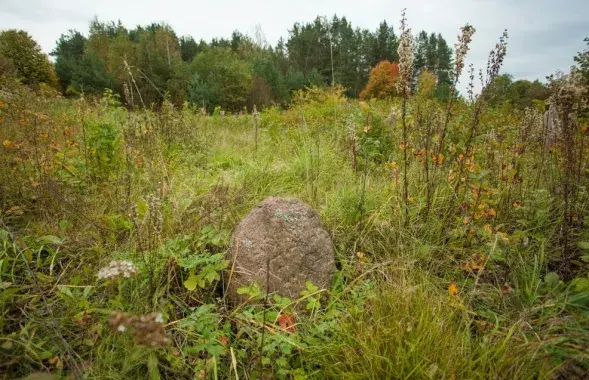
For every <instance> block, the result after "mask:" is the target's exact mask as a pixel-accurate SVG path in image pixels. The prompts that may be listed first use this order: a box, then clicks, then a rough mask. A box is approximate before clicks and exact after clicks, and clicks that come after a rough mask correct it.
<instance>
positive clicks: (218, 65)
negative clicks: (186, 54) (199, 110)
mask: <svg viewBox="0 0 589 380" xmlns="http://www.w3.org/2000/svg"><path fill="white" fill-rule="evenodd" d="M192 65H193V67H194V72H195V74H194V75H193V77H192V79H191V81H190V85H189V89H188V99H189V100H190V101H191V102H192V103H194V104H197V105H202V106H203V107H205V108H207V109H209V110H212V109H214V107H215V106H222V107H223V108H226V109H229V110H239V109H240V108H241V106H242V104H243V103H244V102H245V100H246V98H247V96H248V93H249V89H250V86H251V81H252V77H251V73H250V69H249V66H248V64H247V63H245V62H243V61H241V60H240V59H239V58H238V56H237V55H236V54H235V53H234V52H232V51H231V50H229V49H227V48H220V47H219V48H217V47H214V48H210V49H207V50H206V51H204V52H202V53H199V54H198V55H197V56H196V58H195V59H194V62H193V64H192Z"/></svg>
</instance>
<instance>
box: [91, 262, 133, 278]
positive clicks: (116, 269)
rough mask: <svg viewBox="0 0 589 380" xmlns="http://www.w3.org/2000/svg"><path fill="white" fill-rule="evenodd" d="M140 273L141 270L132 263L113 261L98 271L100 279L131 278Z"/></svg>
mask: <svg viewBox="0 0 589 380" xmlns="http://www.w3.org/2000/svg"><path fill="white" fill-rule="evenodd" d="M137 273H139V269H138V268H137V267H136V266H135V264H133V263H132V262H130V261H122V260H121V261H117V260H113V261H111V262H110V263H109V264H108V266H106V267H104V268H101V269H100V270H99V271H98V279H99V280H101V279H104V278H117V277H120V276H123V277H131V276H133V275H135V274H137Z"/></svg>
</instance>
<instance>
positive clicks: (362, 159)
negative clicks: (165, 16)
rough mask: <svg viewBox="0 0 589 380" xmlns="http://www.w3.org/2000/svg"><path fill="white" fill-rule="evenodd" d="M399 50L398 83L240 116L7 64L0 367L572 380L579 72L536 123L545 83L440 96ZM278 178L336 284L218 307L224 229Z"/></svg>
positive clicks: (583, 132) (584, 276)
mask: <svg viewBox="0 0 589 380" xmlns="http://www.w3.org/2000/svg"><path fill="white" fill-rule="evenodd" d="M463 33H466V36H467V37H468V30H466V31H463ZM463 36H464V34H463ZM503 43H504V41H503V40H501V41H500V42H499V44H498V45H497V47H496V49H495V50H494V53H493V54H491V57H490V65H489V68H488V70H487V72H486V74H485V75H483V74H481V81H482V83H481V85H482V86H483V88H485V87H486V86H488V85H489V84H490V83H491V82H492V80H493V78H494V77H495V76H497V74H498V71H499V68H500V66H501V61H502V59H503V58H502V57H503V56H504V54H505V52H504V45H502V44H503ZM399 51H400V62H399V71H400V78H401V79H400V81H401V83H400V86H399V84H397V86H399V92H398V93H399V96H397V97H394V98H391V99H389V100H367V101H365V102H359V101H357V100H353V99H349V98H346V97H345V96H344V94H343V93H344V90H343V89H342V88H340V87H338V86H337V85H334V86H332V87H328V88H318V87H311V88H307V89H305V90H302V91H299V92H297V93H296V94H295V95H294V96H293V100H292V102H291V104H289V106H288V107H282V108H279V107H267V108H264V109H263V110H262V111H260V112H258V111H255V112H253V113H252V112H250V113H241V114H230V113H228V112H227V113H225V112H223V111H222V110H221V109H220V108H219V107H218V108H217V109H215V111H214V112H213V113H212V114H209V113H207V112H206V111H203V110H201V109H200V108H198V107H195V106H193V105H190V104H188V103H186V104H185V105H184V106H174V105H173V103H172V102H170V101H169V100H168V99H166V100H164V101H163V102H162V103H161V104H160V105H159V106H158V107H157V111H156V110H153V111H151V110H146V109H140V108H137V107H136V108H135V109H131V107H129V102H128V100H127V99H126V98H125V97H121V96H119V95H118V94H115V93H113V92H112V91H108V90H107V91H105V92H104V94H103V96H101V97H96V98H95V97H84V96H82V97H80V98H77V99H73V100H72V99H64V98H62V97H59V96H56V95H55V93H53V92H51V91H39V90H38V91H33V90H32V89H30V88H29V87H26V86H24V85H22V84H20V83H18V82H17V81H15V80H8V79H6V80H3V82H2V91H1V92H0V128H1V129H0V133H1V139H0V140H2V142H3V143H2V146H0V184H1V185H0V195H1V197H0V202H1V204H0V207H1V214H0V223H1V224H0V276H1V278H0V286H1V287H2V291H1V292H0V312H1V318H0V327H1V334H0V373H1V374H2V375H1V376H2V378H6V379H9V378H10V379H11V378H21V377H24V378H27V376H30V377H29V378H31V379H32V378H37V379H39V378H43V379H45V378H61V377H65V378H88V379H94V378H100V379H121V378H125V379H135V378H137V379H144V378H150V379H160V378H167V379H172V378H173V379H219V378H221V379H233V378H235V379H255V378H265V379H266V378H267V379H270V378H277V379H305V378H309V379H314V378H333V379H339V378H344V379H359V378H374V379H383V378H431V379H441V378H444V379H478V378H481V379H482V378H509V379H515V378H517V379H528V378H529V379H538V378H542V379H543V378H551V379H560V378H562V379H564V378H584V377H585V376H586V375H587V373H588V371H589V365H588V363H589V310H588V307H589V278H588V274H589V267H588V264H587V261H589V251H588V249H589V214H588V207H589V199H588V192H587V184H588V182H589V181H588V176H587V173H588V169H589V167H588V166H587V163H588V162H589V161H588V160H587V159H586V157H587V155H588V154H589V152H588V149H587V139H588V136H587V135H588V132H587V126H588V124H587V119H586V115H585V114H584V113H583V108H582V107H583V99H585V98H583V96H584V95H583V94H584V93H583V91H586V90H587V89H586V88H584V87H582V85H581V84H580V83H581V82H576V81H575V80H576V79H575V78H576V77H575V75H573V74H570V75H566V76H560V77H555V78H553V79H552V82H551V86H550V88H551V91H552V96H551V109H552V110H553V111H552V112H555V113H556V117H557V119H558V122H556V121H555V123H557V124H558V128H556V129H549V128H548V123H547V122H546V121H545V120H544V119H543V118H544V114H545V106H546V104H545V102H535V103H534V104H533V105H532V106H531V107H529V108H527V109H525V110H519V109H515V108H514V107H512V106H511V105H510V104H509V103H503V104H498V105H495V106H490V105H489V104H488V102H487V101H486V98H485V96H484V91H483V92H482V95H476V94H474V93H472V92H469V93H468V94H466V96H465V97H458V96H456V94H455V92H454V91H455V85H456V80H455V81H454V87H452V93H451V96H450V100H447V101H443V102H442V101H440V100H437V99H436V98H435V96H434V93H433V89H434V81H435V78H432V77H431V76H428V75H422V76H420V77H419V81H418V83H417V84H416V85H415V86H412V85H411V83H410V82H409V80H406V78H411V77H412V75H411V73H407V70H408V67H409V66H411V65H410V62H408V61H407V59H408V58H407V57H406V56H405V57H404V55H403V54H404V53H403V39H402V40H401V45H400V48H399ZM405 54H408V53H407V52H406V51H405ZM464 54H465V53H464ZM463 59H464V57H463V56H462V61H463ZM455 62H457V63H460V62H461V59H460V51H459V50H458V51H457V57H455ZM408 65H409V66H408ZM463 66H464V64H463V63H462V67H460V66H459V65H458V66H457V70H458V72H459V71H460V70H462V69H463ZM458 76H459V74H458V75H456V78H457V77H458ZM471 78H472V79H471V80H472V81H474V80H477V79H475V75H474V72H472V74H471ZM127 91H129V90H128V89H127ZM555 131H556V132H555ZM268 196H292V197H297V198H300V199H302V200H303V201H305V202H307V203H308V204H310V205H311V206H312V207H313V208H314V209H315V210H317V211H318V212H319V214H320V215H321V218H322V220H323V221H324V223H325V226H326V228H327V230H328V231H329V232H330V234H331V236H332V238H333V242H334V246H335V250H336V262H337V272H336V276H335V280H334V283H333V285H332V287H331V288H330V289H319V288H317V287H316V286H315V285H314V284H312V283H307V289H306V290H304V291H303V292H301V295H300V298H298V299H286V298H283V297H281V296H280V295H277V294H270V295H267V294H265V291H264V288H263V286H259V285H256V284H253V285H252V286H249V287H245V288H242V289H240V291H239V292H240V293H241V294H243V295H245V296H246V297H247V298H249V300H248V301H247V302H245V303H243V304H239V305H235V304H231V303H230V302H229V300H228V299H227V298H226V295H225V291H224V290H225V288H226V286H227V281H228V276H229V274H230V272H231V263H230V262H229V261H227V260H226V259H225V253H226V252H227V250H228V248H229V240H230V236H231V232H232V229H233V228H234V227H235V225H236V224H237V223H238V222H239V220H240V219H241V218H242V217H243V216H244V215H245V214H246V213H247V212H248V211H249V210H251V209H252V208H253V207H254V206H255V205H257V204H258V203H259V202H260V201H261V200H263V199H264V198H265V197H268ZM284 260H288V257H286V256H285V257H284ZM33 376H37V377H33ZM41 376H44V377H41Z"/></svg>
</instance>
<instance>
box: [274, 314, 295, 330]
mask: <svg viewBox="0 0 589 380" xmlns="http://www.w3.org/2000/svg"><path fill="white" fill-rule="evenodd" d="M278 324H279V325H280V327H281V328H282V330H284V331H286V332H289V333H291V334H292V333H294V332H295V331H296V330H295V323H294V314H286V313H282V314H280V315H279V316H278Z"/></svg>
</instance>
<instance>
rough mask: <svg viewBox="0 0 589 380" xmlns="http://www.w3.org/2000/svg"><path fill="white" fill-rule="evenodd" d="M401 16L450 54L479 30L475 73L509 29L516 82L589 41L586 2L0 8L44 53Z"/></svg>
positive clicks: (562, 62)
mask: <svg viewBox="0 0 589 380" xmlns="http://www.w3.org/2000/svg"><path fill="white" fill-rule="evenodd" d="M402 8H407V17H408V23H409V26H410V27H411V28H412V29H413V31H414V32H417V31H420V30H427V31H428V32H438V33H442V35H443V36H444V37H445V38H446V40H447V41H448V43H449V44H450V45H451V46H452V45H453V44H454V42H455V41H456V35H457V34H458V30H459V28H460V26H462V25H464V24H465V23H467V22H468V23H470V24H472V25H474V26H475V27H476V29H477V32H476V34H475V36H474V40H473V44H472V50H471V53H470V55H469V61H470V62H472V63H474V64H475V67H476V68H477V69H478V68H486V58H487V54H488V52H489V50H490V49H491V48H492V47H493V46H494V45H495V42H496V41H497V39H498V38H499V36H500V35H501V33H502V31H503V29H508V31H509V46H508V53H507V58H506V60H505V64H504V69H503V72H507V73H510V74H512V75H514V76H515V77H516V78H527V79H544V78H545V77H546V75H548V74H550V73H553V72H555V71H556V70H562V71H566V70H568V68H569V67H570V66H571V65H572V64H573V56H574V55H575V54H576V53H577V52H578V51H580V50H582V49H583V47H584V42H583V39H584V38H585V37H589V0H557V1H555V0H552V1H547V0H411V1H408V0H397V1H385V0H364V1H358V0H353V1H350V0H294V1H293V0H289V1H284V0H257V1H256V0H250V1H241V0H221V1H210V0H208V1H202V0H193V1H189V0H165V1H156V0H140V1H139V0H0V29H10V28H18V29H24V30H26V31H28V32H29V33H30V34H31V35H32V36H33V38H34V39H35V40H37V41H38V42H39V43H40V44H41V47H42V48H43V51H45V52H46V53H49V52H51V50H52V49H53V48H54V46H55V41H56V40H57V39H58V38H59V36H60V35H61V33H63V32H65V31H66V30H68V29H77V30H79V31H81V32H82V33H84V34H86V35H87V32H88V23H89V21H90V19H92V18H93V17H94V16H97V17H98V19H99V20H101V21H111V20H115V21H116V20H121V21H122V22H123V24H124V25H125V26H126V27H127V28H133V27H135V26H136V25H138V24H147V23H151V22H161V21H163V22H166V23H168V24H170V25H171V26H172V27H173V28H174V30H175V31H176V33H177V34H178V35H179V36H182V35H187V34H189V35H192V36H193V37H194V38H195V39H197V40H199V39H200V38H203V39H205V40H207V41H208V40H210V39H211V38H212V37H229V36H230V35H231V32H232V31H233V30H235V29H238V30H240V31H241V32H244V33H248V34H252V35H253V31H254V27H255V25H257V24H260V25H261V26H262V28H263V31H264V33H265V35H266V39H267V40H268V42H269V43H271V44H275V43H276V41H277V40H278V38H280V36H283V37H285V38H286V37H287V36H288V29H289V28H290V27H291V26H292V25H293V23H294V22H297V21H311V20H313V19H314V18H315V17H316V16H317V15H328V16H330V15H333V14H334V13H335V14H337V15H338V16H340V17H341V16H345V17H346V18H348V20H349V21H351V22H352V25H353V26H354V27H361V28H368V29H370V30H375V29H376V28H377V26H378V24H379V22H380V21H382V20H383V19H386V20H387V22H389V23H390V24H393V25H394V27H395V30H397V29H398V25H399V17H400V12H401V9H402ZM464 85H465V84H464V83H462V86H464ZM462 86H461V87H462Z"/></svg>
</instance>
